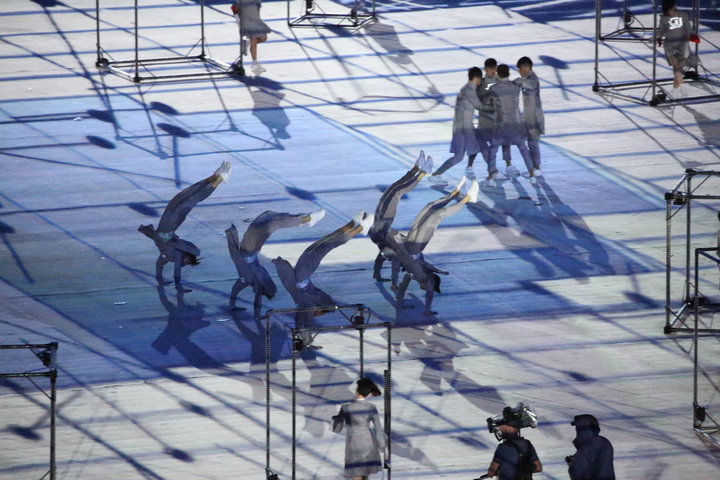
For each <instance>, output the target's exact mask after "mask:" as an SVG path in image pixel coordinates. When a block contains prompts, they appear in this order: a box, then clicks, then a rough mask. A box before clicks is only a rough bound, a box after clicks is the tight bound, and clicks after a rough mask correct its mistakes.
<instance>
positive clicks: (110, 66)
mask: <svg viewBox="0 0 720 480" xmlns="http://www.w3.org/2000/svg"><path fill="white" fill-rule="evenodd" d="M138 1H139V0H135V18H134V22H133V23H134V32H133V33H134V38H135V49H134V50H135V58H133V59H130V60H113V59H112V57H111V56H110V54H109V53H108V52H106V51H105V50H103V48H102V45H101V43H100V32H101V29H100V0H95V22H96V31H95V35H96V38H97V60H96V61H95V66H96V67H98V68H100V69H102V70H104V71H107V72H110V73H114V74H115V75H118V76H120V77H123V78H125V79H127V80H130V81H131V82H135V83H140V82H148V81H149V82H158V81H171V80H191V79H197V78H203V77H212V76H218V75H230V74H237V75H241V76H243V75H245V69H244V67H243V63H242V51H241V52H240V55H238V58H237V60H235V62H233V63H232V64H227V63H224V62H220V61H218V60H215V59H213V58H211V57H210V56H209V53H208V52H207V44H206V41H205V0H200V39H199V40H198V41H197V43H195V45H193V47H192V48H191V49H190V51H189V52H188V53H187V54H186V55H180V56H174V57H155V58H140V46H139V29H140V15H139V6H138ZM238 23H239V22H238ZM240 33H241V36H242V25H240ZM241 38H242V37H241ZM239 45H240V47H239V48H240V49H242V47H241V43H239ZM198 47H199V53H196V54H195V55H192V53H193V51H195V50H196V49H197V48H198ZM181 64H193V65H199V66H201V67H204V70H201V69H196V71H193V72H191V73H165V74H160V73H158V74H155V73H153V72H152V70H151V68H152V67H159V68H161V69H162V70H164V71H167V69H168V68H169V67H172V66H177V65H181ZM125 69H127V70H125Z"/></svg>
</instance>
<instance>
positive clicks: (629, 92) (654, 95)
mask: <svg viewBox="0 0 720 480" xmlns="http://www.w3.org/2000/svg"><path fill="white" fill-rule="evenodd" d="M604 3H607V2H606V1H603V0H595V83H594V84H593V87H592V88H593V91H594V92H600V93H604V94H608V95H613V96H616V97H620V98H625V99H626V100H631V101H634V102H637V103H642V104H645V105H651V106H657V105H660V104H687V103H702V102H713V101H717V100H720V90H718V89H719V88H720V78H719V77H718V76H717V75H715V74H712V73H711V72H709V71H707V70H706V69H705V67H703V66H702V64H700V65H698V71H697V72H686V75H685V78H686V81H687V82H689V83H693V84H698V85H700V86H703V87H704V89H703V90H705V93H703V94H700V95H692V96H687V97H682V98H673V97H672V95H671V90H672V89H671V88H670V89H668V88H667V86H668V85H670V86H672V84H673V78H672V77H670V78H658V71H657V70H658V68H657V67H658V63H657V62H658V46H657V43H656V42H655V32H656V31H657V28H658V17H659V15H660V14H661V13H662V12H661V11H660V9H659V2H656V1H655V0H648V4H649V5H648V7H649V8H650V9H651V12H652V26H644V25H639V26H636V25H635V22H637V21H638V20H637V17H636V16H635V15H634V14H633V13H632V11H631V10H630V9H629V7H628V5H627V4H628V2H627V0H626V1H625V4H624V7H623V9H622V10H621V11H620V14H621V22H622V26H620V27H619V28H618V29H616V30H614V31H612V32H610V33H606V34H604V33H603V26H602V12H603V4H604ZM613 3H614V2H613ZM689 17H690V21H691V23H692V24H693V26H694V28H695V31H696V33H697V30H698V28H699V23H698V22H699V21H700V0H693V5H692V11H691V13H690V15H689ZM613 42H624V43H640V44H645V45H646V46H647V47H648V48H650V49H651V50H652V60H651V62H649V63H650V72H649V73H648V72H647V64H648V62H647V60H645V59H638V60H637V62H636V63H637V65H635V64H633V67H634V68H633V70H636V71H638V72H641V71H643V70H644V71H645V73H644V74H643V76H644V78H643V79H642V80H637V81H611V80H609V79H608V77H607V76H606V75H603V74H602V73H601V63H600V45H601V44H602V45H605V46H609V45H608V44H610V43H613ZM698 49H699V47H698V45H697V44H695V46H694V50H695V52H694V53H695V54H696V55H697V54H698ZM615 53H618V52H615ZM618 55H620V53H618ZM661 58H663V56H662V55H661ZM625 60H626V61H629V60H627V59H625ZM696 90H697V89H696Z"/></svg>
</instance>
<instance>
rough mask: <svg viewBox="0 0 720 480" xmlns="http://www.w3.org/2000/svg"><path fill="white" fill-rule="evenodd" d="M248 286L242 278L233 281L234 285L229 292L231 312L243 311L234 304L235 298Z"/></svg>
mask: <svg viewBox="0 0 720 480" xmlns="http://www.w3.org/2000/svg"><path fill="white" fill-rule="evenodd" d="M248 286H249V285H248V284H247V283H245V282H244V281H243V279H242V278H238V279H237V280H235V284H234V285H233V287H232V291H231V292H230V307H231V308H232V309H233V310H245V309H244V308H240V307H236V306H235V302H236V301H237V296H238V295H239V294H240V292H242V291H243V290H244V289H245V287H248Z"/></svg>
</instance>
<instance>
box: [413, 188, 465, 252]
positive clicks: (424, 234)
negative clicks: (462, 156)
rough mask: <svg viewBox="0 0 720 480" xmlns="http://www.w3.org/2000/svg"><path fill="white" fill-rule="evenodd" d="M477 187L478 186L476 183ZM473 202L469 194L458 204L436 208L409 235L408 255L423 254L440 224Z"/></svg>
mask: <svg viewBox="0 0 720 480" xmlns="http://www.w3.org/2000/svg"><path fill="white" fill-rule="evenodd" d="M473 183H475V182H473ZM475 185H477V184H476V183H475ZM458 195H459V193H456V194H455V196H458ZM474 195H477V192H474ZM451 200H452V198H451ZM471 200H472V201H475V200H474V199H473V193H471V192H468V194H467V195H465V196H463V197H462V198H461V199H460V200H458V202H457V203H455V204H453V205H449V206H442V207H440V208H434V209H433V210H432V211H430V212H429V214H428V215H426V216H425V218H424V220H423V221H422V222H419V223H418V224H417V225H415V226H414V227H413V228H412V229H411V230H410V232H409V233H408V238H407V240H406V241H405V246H406V248H407V250H408V253H409V254H410V255H416V254H418V253H420V252H422V251H423V250H424V249H425V246H426V245H427V244H428V242H429V241H430V240H431V239H432V237H433V235H434V234H435V230H436V229H437V227H438V225H440V222H441V221H442V220H443V219H445V218H447V217H449V216H450V215H453V214H454V213H456V212H458V211H459V210H460V209H461V208H462V207H463V206H464V205H465V204H466V203H467V202H469V201H471Z"/></svg>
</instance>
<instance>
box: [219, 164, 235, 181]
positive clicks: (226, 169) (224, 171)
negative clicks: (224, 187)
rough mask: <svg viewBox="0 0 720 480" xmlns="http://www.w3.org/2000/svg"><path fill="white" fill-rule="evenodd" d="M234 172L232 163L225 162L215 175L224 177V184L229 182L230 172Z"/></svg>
mask: <svg viewBox="0 0 720 480" xmlns="http://www.w3.org/2000/svg"><path fill="white" fill-rule="evenodd" d="M231 171H232V165H230V162H223V163H222V165H220V166H219V167H218V169H217V170H215V173H216V174H217V175H220V176H221V177H222V181H223V183H225V182H227V180H228V177H230V172H231Z"/></svg>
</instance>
